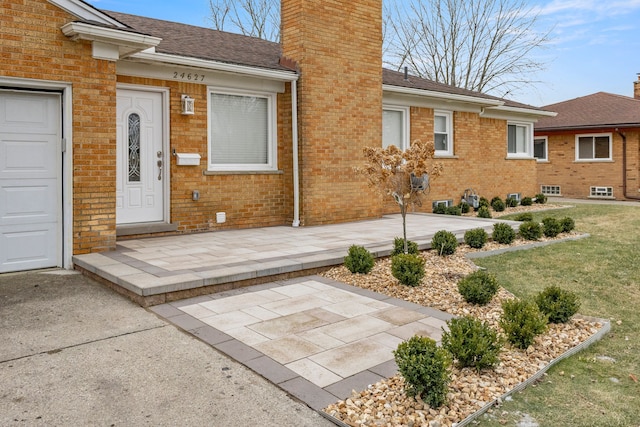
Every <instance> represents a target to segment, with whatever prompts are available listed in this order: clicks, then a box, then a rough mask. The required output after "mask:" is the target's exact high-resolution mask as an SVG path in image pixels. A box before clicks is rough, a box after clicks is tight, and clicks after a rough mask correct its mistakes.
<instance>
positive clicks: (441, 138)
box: [433, 111, 453, 156]
mask: <svg viewBox="0 0 640 427" xmlns="http://www.w3.org/2000/svg"><path fill="white" fill-rule="evenodd" d="M452 130H453V115H452V114H451V112H450V111H435V113H434V115H433V143H434V145H435V155H436V156H438V155H440V156H453V131H452Z"/></svg>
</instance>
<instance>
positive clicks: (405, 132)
mask: <svg viewBox="0 0 640 427" xmlns="http://www.w3.org/2000/svg"><path fill="white" fill-rule="evenodd" d="M384 110H389V111H399V112H401V113H402V117H403V120H402V147H398V148H400V149H401V150H406V149H407V148H409V146H410V145H411V143H410V141H409V137H410V129H411V122H410V110H411V108H410V107H405V106H400V105H389V104H383V105H382V111H384Z"/></svg>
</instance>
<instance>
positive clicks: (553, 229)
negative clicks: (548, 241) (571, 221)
mask: <svg viewBox="0 0 640 427" xmlns="http://www.w3.org/2000/svg"><path fill="white" fill-rule="evenodd" d="M542 232H543V233H544V235H545V236H547V237H556V236H557V235H558V234H560V233H562V224H560V221H558V220H557V219H555V218H551V217H548V218H544V219H543V220H542Z"/></svg>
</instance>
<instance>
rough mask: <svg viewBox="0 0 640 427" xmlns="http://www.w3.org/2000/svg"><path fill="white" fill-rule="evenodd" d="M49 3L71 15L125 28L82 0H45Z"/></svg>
mask: <svg viewBox="0 0 640 427" xmlns="http://www.w3.org/2000/svg"><path fill="white" fill-rule="evenodd" d="M47 1H48V2H49V3H51V4H54V5H56V6H58V7H59V8H61V9H63V10H65V11H67V12H69V13H70V14H72V15H73V16H76V17H78V18H80V19H83V20H85V21H95V22H99V23H101V24H106V25H113V26H114V27H118V28H125V26H124V25H123V24H122V23H121V22H119V21H117V20H115V19H113V18H112V17H110V16H109V15H107V14H105V13H104V12H102V11H101V10H98V9H96V8H95V7H93V6H91V5H90V4H87V3H85V2H83V1H78V0H47Z"/></svg>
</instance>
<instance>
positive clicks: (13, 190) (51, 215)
mask: <svg viewBox="0 0 640 427" xmlns="http://www.w3.org/2000/svg"><path fill="white" fill-rule="evenodd" d="M0 182H2V181H0ZM57 184H58V183H57V180H55V179H50V180H24V181H22V182H20V184H19V185H11V184H8V185H7V184H3V185H1V186H0V225H16V224H37V223H41V222H43V223H46V222H56V221H57V220H58V215H57V214H58V212H57V211H56V210H52V209H51V206H52V205H53V206H55V204H56V199H57V197H56V196H57Z"/></svg>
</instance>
